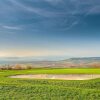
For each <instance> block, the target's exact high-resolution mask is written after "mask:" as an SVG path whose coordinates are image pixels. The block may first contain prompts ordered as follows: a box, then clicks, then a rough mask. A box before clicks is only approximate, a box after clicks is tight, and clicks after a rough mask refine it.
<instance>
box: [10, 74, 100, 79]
mask: <svg viewBox="0 0 100 100" xmlns="http://www.w3.org/2000/svg"><path fill="white" fill-rule="evenodd" d="M10 78H28V79H59V80H89V79H95V78H100V74H99V75H97V74H96V75H95V74H84V75H83V74H68V75H54V74H37V75H16V76H10Z"/></svg>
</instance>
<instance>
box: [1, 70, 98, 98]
mask: <svg viewBox="0 0 100 100" xmlns="http://www.w3.org/2000/svg"><path fill="white" fill-rule="evenodd" d="M17 74H100V69H32V70H2V71H0V100H100V79H93V80H85V81H64V80H63V81H62V80H38V79H11V78H8V77H7V76H10V75H17Z"/></svg>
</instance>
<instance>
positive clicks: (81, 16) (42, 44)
mask: <svg viewBox="0 0 100 100" xmlns="http://www.w3.org/2000/svg"><path fill="white" fill-rule="evenodd" d="M0 56H74V57H83V56H100V1H99V0H0Z"/></svg>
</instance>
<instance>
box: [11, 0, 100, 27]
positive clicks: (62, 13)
mask: <svg viewBox="0 0 100 100" xmlns="http://www.w3.org/2000/svg"><path fill="white" fill-rule="evenodd" d="M9 1H10V2H11V3H12V4H13V5H14V6H16V7H17V8H21V10H23V11H26V12H28V13H31V14H37V15H39V16H41V17H46V18H52V19H54V18H56V19H57V21H58V22H59V24H60V25H58V26H61V25H62V26H61V27H63V25H66V29H71V28H72V27H74V26H75V25H77V24H78V23H80V22H81V20H82V19H83V18H84V17H86V16H88V15H91V14H100V1H98V0H95V1H94V0H93V1H91V0H33V1H31V2H33V3H34V4H35V3H36V5H38V4H39V5H41V6H36V5H35V6H34V5H31V6H30V4H29V3H30V1H29V3H28V4H29V5H28V4H26V3H25V2H23V3H22V2H21V0H19V1H18V0H9ZM44 3H46V4H48V3H49V4H52V6H50V5H48V7H47V6H46V7H45V6H43V5H46V4H44ZM48 8H49V9H48ZM63 18H64V20H63V21H62V22H61V21H60V19H63ZM58 19H59V20H58ZM43 21H44V20H43ZM50 21H51V20H50ZM57 21H55V23H58V22H57ZM55 23H54V24H55ZM76 23H77V24H76Z"/></svg>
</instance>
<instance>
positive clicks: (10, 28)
mask: <svg viewBox="0 0 100 100" xmlns="http://www.w3.org/2000/svg"><path fill="white" fill-rule="evenodd" d="M2 28H4V29H9V30H20V29H21V28H20V27H15V26H6V25H3V26H2Z"/></svg>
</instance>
